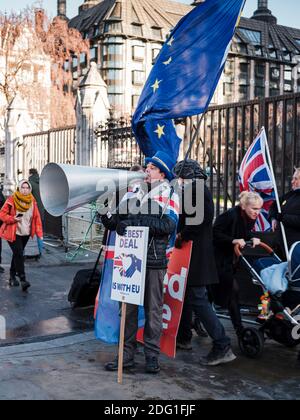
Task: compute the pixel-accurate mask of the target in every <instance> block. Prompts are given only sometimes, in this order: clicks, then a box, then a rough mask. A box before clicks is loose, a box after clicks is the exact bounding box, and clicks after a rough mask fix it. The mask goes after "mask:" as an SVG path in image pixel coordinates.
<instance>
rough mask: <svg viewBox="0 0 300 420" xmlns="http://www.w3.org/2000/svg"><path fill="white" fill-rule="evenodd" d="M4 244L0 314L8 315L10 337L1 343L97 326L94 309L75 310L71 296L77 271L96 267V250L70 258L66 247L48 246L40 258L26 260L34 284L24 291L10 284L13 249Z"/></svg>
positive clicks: (0, 282)
mask: <svg viewBox="0 0 300 420" xmlns="http://www.w3.org/2000/svg"><path fill="white" fill-rule="evenodd" d="M3 245H4V250H3V255H2V261H3V264H2V266H3V267H4V268H5V270H6V272H5V274H2V275H0V308H1V309H0V315H1V316H4V317H5V319H6V327H7V340H5V341H0V346H1V345H2V346H3V345H7V344H10V343H14V342H20V341H24V340H28V339H31V340H37V339H40V338H43V337H44V338H45V337H48V336H56V335H58V334H68V333H72V332H84V331H86V330H87V329H91V328H93V311H92V310H89V311H87V310H81V311H80V310H78V311H73V310H71V308H70V305H69V303H68V301H67V296H68V292H69V290H70V286H71V284H72V281H73V278H74V275H75V274H76V272H77V271H78V270H80V269H82V268H90V267H92V266H93V264H94V262H95V260H96V257H97V256H96V255H95V254H91V253H89V252H85V253H84V254H83V255H82V256H80V257H79V259H76V260H74V262H68V261H67V260H66V254H65V252H64V249H63V248H54V247H49V246H46V250H45V253H44V255H43V257H42V258H41V259H40V260H39V261H38V262H36V261H34V260H28V261H27V262H26V273H27V278H28V280H29V281H30V283H31V285H32V287H31V288H30V289H29V292H28V293H27V294H24V293H22V291H21V290H20V288H10V287H9V286H8V279H9V266H10V264H9V263H10V259H11V251H10V249H9V248H8V246H7V244H5V243H4V244H3Z"/></svg>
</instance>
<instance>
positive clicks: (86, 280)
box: [68, 248, 102, 308]
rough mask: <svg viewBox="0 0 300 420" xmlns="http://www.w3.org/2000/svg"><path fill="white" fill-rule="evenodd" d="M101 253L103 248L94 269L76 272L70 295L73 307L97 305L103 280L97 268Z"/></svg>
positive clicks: (69, 299)
mask: <svg viewBox="0 0 300 420" xmlns="http://www.w3.org/2000/svg"><path fill="white" fill-rule="evenodd" d="M101 254H102V248H101V250H100V253H99V256H98V258H97V262H96V264H95V267H94V269H92V270H91V269H89V270H80V271H78V273H76V275H75V277H74V280H73V284H72V286H71V289H70V292H69V296H68V301H69V302H70V303H71V306H72V308H86V307H89V306H95V301H96V297H97V294H98V291H99V287H100V280H101V273H100V271H99V270H97V267H98V264H99V261H100V258H101Z"/></svg>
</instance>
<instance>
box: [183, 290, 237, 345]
mask: <svg viewBox="0 0 300 420" xmlns="http://www.w3.org/2000/svg"><path fill="white" fill-rule="evenodd" d="M193 312H194V313H195V315H196V317H197V318H198V319H199V320H200V321H201V322H202V324H203V326H204V328H205V330H206V331H207V332H208V334H209V336H210V337H211V338H212V340H213V342H214V347H216V348H219V349H220V350H224V349H225V348H226V347H229V346H230V345H231V340H230V338H229V337H227V336H226V333H225V329H224V327H223V325H222V323H221V322H220V320H219V319H218V317H217V315H216V313H215V311H214V310H213V308H212V305H211V304H210V303H209V300H208V294H207V289H206V287H188V288H187V291H186V296H185V301H184V307H183V313H182V318H181V324H180V328H179V333H178V341H180V342H183V343H184V342H189V341H191V339H192V336H193V334H192V330H191V328H192V319H193Z"/></svg>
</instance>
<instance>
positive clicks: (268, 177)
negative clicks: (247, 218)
mask: <svg viewBox="0 0 300 420" xmlns="http://www.w3.org/2000/svg"><path fill="white" fill-rule="evenodd" d="M266 147H267V135H266V131H265V129H264V128H263V129H262V130H261V132H260V133H259V135H258V136H257V138H256V139H255V140H254V142H253V143H252V145H251V146H250V148H249V149H248V151H247V153H246V155H245V157H244V159H243V161H242V164H241V167H240V170H239V183H240V190H241V192H243V191H252V192H256V193H258V194H259V195H260V196H261V198H262V199H263V200H264V206H263V209H262V211H261V213H260V215H259V217H258V220H257V222H256V225H255V231H256V232H267V231H269V230H271V224H270V221H269V219H268V214H269V210H270V207H271V206H272V204H273V202H274V201H275V188H276V186H275V185H274V182H273V178H272V173H271V170H270V167H269V163H268V159H267V155H266Z"/></svg>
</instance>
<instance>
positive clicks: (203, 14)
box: [132, 0, 245, 163]
mask: <svg viewBox="0 0 300 420" xmlns="http://www.w3.org/2000/svg"><path fill="white" fill-rule="evenodd" d="M244 3H245V0H206V1H205V2H204V3H201V4H199V5H198V6H197V7H195V8H194V9H193V10H192V11H191V12H190V13H189V14H188V15H186V16H185V17H183V18H182V19H181V20H180V22H179V23H178V25H177V26H176V27H175V29H174V30H173V31H172V33H171V35H170V37H169V39H168V40H167V41H166V43H165V44H164V46H163V48H162V50H161V52H160V54H159V56H158V59H157V62H156V64H155V65H154V67H153V69H152V72H151V73H150V76H149V78H148V80H147V82H146V84H145V87H144V90H143V92H142V95H141V98H140V101H139V104H138V107H137V109H136V112H135V114H134V116H133V122H132V125H133V131H134V133H135V135H136V138H137V141H138V143H139V145H140V147H141V149H142V151H143V153H144V154H145V155H146V156H147V157H148V156H153V154H155V153H154V152H157V151H158V150H161V151H164V152H167V153H169V154H170V155H172V156H174V159H175V160H174V163H176V160H177V158H178V153H179V147H180V139H179V137H178V136H177V135H176V131H175V128H174V125H173V122H172V120H173V119H176V118H182V117H187V116H192V115H198V114H202V113H204V112H205V111H206V110H207V108H208V106H209V104H210V102H211V99H212V97H213V94H214V92H215V89H216V87H217V84H218V82H219V79H220V76H221V74H222V72H223V69H224V65H225V62H226V59H227V55H228V51H229V48H230V44H231V41H232V38H233V35H234V32H235V28H236V26H237V24H238V22H239V18H240V16H241V13H242V10H243V6H244Z"/></svg>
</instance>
